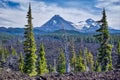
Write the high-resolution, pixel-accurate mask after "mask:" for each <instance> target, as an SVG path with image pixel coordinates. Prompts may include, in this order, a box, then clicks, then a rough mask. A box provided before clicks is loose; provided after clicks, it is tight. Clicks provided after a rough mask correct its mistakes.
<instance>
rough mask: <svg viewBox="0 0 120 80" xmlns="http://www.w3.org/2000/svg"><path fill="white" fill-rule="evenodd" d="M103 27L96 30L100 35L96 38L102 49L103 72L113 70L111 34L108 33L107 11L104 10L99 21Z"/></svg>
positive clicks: (99, 58)
mask: <svg viewBox="0 0 120 80" xmlns="http://www.w3.org/2000/svg"><path fill="white" fill-rule="evenodd" d="M98 22H99V23H100V24H101V25H100V28H99V29H98V30H96V31H97V32H98V33H99V34H97V35H95V37H96V38H97V39H98V41H99V42H100V48H99V49H98V51H99V54H98V62H99V65H100V66H101V71H108V70H112V59H111V51H112V45H110V44H109V43H108V42H109V39H110V34H109V31H108V24H107V20H106V13H105V9H103V17H102V19H101V20H100V21H98Z"/></svg>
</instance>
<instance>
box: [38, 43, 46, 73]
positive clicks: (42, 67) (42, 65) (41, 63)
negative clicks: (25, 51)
mask: <svg viewBox="0 0 120 80" xmlns="http://www.w3.org/2000/svg"><path fill="white" fill-rule="evenodd" d="M37 71H38V75H43V74H45V73H47V72H48V70H47V63H46V58H45V51H44V45H43V44H41V45H40V51H39V54H38V70H37Z"/></svg>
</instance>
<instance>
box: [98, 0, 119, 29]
mask: <svg viewBox="0 0 120 80" xmlns="http://www.w3.org/2000/svg"><path fill="white" fill-rule="evenodd" d="M115 3H118V4H120V1H119V0H98V4H96V7H98V8H103V7H104V8H105V9H106V11H107V12H106V13H107V19H108V24H109V26H111V27H113V28H116V29H120V5H118V4H115Z"/></svg>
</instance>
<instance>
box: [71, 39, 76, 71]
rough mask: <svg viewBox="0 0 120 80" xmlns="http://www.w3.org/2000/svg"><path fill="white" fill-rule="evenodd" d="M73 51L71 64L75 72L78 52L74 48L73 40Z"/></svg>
mask: <svg viewBox="0 0 120 80" xmlns="http://www.w3.org/2000/svg"><path fill="white" fill-rule="evenodd" d="M71 53H72V57H71V61H70V65H71V68H72V70H73V71H74V72H75V66H76V53H75V49H74V42H73V40H72V41H71Z"/></svg>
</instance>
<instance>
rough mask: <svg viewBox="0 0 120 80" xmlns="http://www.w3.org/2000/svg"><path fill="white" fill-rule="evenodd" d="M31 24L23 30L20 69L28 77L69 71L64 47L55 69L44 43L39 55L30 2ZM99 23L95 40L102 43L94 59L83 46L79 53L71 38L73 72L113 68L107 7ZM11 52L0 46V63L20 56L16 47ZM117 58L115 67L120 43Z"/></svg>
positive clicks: (118, 62)
mask: <svg viewBox="0 0 120 80" xmlns="http://www.w3.org/2000/svg"><path fill="white" fill-rule="evenodd" d="M27 19H28V24H27V25H25V26H26V28H25V32H24V38H25V39H24V43H23V44H24V53H25V57H23V54H22V53H20V56H19V70H20V71H21V72H22V73H26V74H28V75H29V76H35V75H44V74H45V73H48V72H51V71H55V72H58V73H60V74H63V73H66V61H65V58H66V57H65V52H64V50H63V49H62V48H61V49H60V54H59V57H58V60H57V65H56V66H55V67H54V69H51V66H49V70H48V66H47V62H46V58H45V50H44V45H43V44H41V45H40V49H39V52H38V54H36V50H37V49H36V44H35V39H34V34H33V25H32V14H31V6H30V5H29V11H28V13H27ZM98 23H101V27H100V29H98V30H97V32H98V34H97V35H95V37H96V39H97V40H98V41H99V43H100V47H99V49H98V55H97V57H96V59H94V57H93V54H92V53H91V52H90V51H89V50H88V49H87V48H84V50H83V51H82V50H81V49H80V50H79V54H78V55H77V54H76V52H75V50H74V49H75V48H74V42H72V41H71V53H72V56H71V58H70V59H69V61H70V70H71V71H72V72H84V71H98V72H99V71H109V70H112V69H113V65H112V56H111V53H112V45H111V44H109V39H110V34H109V31H108V25H107V20H106V13H105V9H104V10H103V17H102V19H101V20H100V21H98ZM11 51H12V52H11V54H9V53H8V51H7V50H6V48H2V47H0V64H2V63H4V62H5V61H6V59H7V57H8V56H9V55H17V52H16V51H15V49H14V48H13V47H11ZM116 52H117V53H118V61H117V65H116V68H120V42H118V45H117V50H116Z"/></svg>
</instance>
